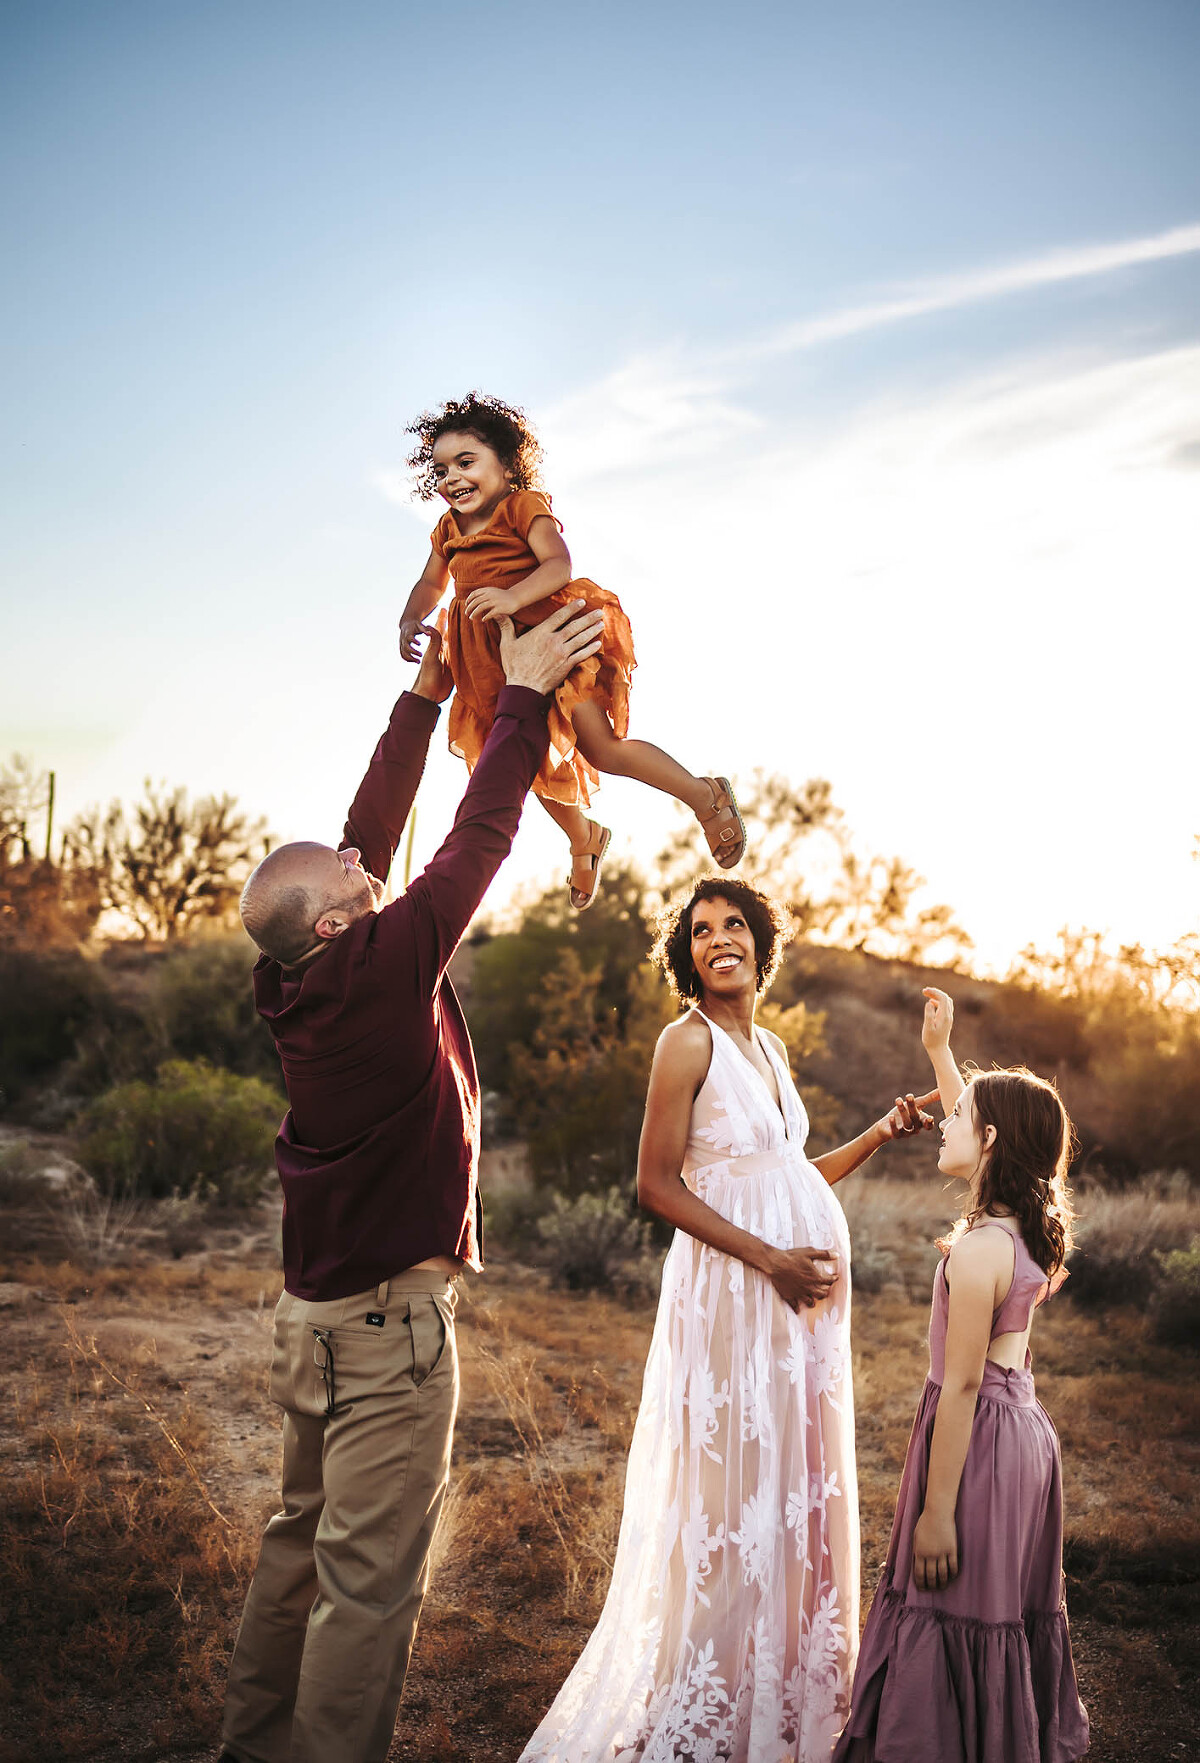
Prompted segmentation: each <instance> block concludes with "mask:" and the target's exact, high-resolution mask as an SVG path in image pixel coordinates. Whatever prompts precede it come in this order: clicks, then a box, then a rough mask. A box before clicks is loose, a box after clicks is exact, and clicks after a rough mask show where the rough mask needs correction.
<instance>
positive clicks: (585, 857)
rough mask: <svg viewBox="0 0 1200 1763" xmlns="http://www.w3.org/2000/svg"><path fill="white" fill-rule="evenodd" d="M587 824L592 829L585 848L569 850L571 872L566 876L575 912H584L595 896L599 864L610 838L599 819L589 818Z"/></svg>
mask: <svg viewBox="0 0 1200 1763" xmlns="http://www.w3.org/2000/svg"><path fill="white" fill-rule="evenodd" d="M588 825H589V826H590V827H591V829H592V830H591V832H590V833H589V835H588V842H587V848H586V849H585V850H583V851H572V852H571V873H570V875H569V876H568V877H567V886H568V887H569V889H570V900H571V905H572V906H573V907H574V908H575V911H576V912H586V911H587V909H588V907H589V906H590V905H591V903H592V901H593V900H594V899H595V898H596V889H597V888H598V887H599V885H600V865H601V864H602V863H603V862H604V853H605V852H606V851H607V850H608V846H609V841H610V840H611V838H612V833H611V832H610V831H609V829H608V827H606V826H601V825H600V823H599V821H596V820H590V821H589V822H588Z"/></svg>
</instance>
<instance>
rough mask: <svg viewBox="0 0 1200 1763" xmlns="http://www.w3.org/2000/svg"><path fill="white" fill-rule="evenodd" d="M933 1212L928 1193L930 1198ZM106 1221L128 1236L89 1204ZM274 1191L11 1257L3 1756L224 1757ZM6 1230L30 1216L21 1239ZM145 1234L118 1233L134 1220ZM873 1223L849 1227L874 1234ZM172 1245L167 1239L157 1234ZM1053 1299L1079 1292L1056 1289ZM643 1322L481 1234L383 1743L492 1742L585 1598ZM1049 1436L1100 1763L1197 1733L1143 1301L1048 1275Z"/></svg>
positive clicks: (871, 1323) (259, 1515)
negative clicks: (200, 1241) (73, 1247)
mask: <svg viewBox="0 0 1200 1763" xmlns="http://www.w3.org/2000/svg"><path fill="white" fill-rule="evenodd" d="M876 1196H877V1197H876V1199H875V1200H874V1201H873V1204H874V1205H875V1206H876V1208H877V1215H876V1219H875V1223H876V1226H878V1223H879V1217H878V1211H879V1209H880V1208H881V1209H882V1213H883V1214H884V1222H885V1223H886V1224H888V1226H889V1229H890V1230H891V1231H892V1233H893V1237H894V1236H895V1234H896V1231H897V1228H898V1226H897V1220H898V1219H899V1218H900V1217H902V1216H903V1217H904V1218H905V1219H907V1220H908V1221H909V1224H910V1225H911V1227H912V1228H911V1229H910V1231H909V1232H908V1235H907V1236H906V1239H905V1241H906V1248H905V1252H904V1253H903V1254H902V1255H899V1256H893V1257H892V1258H891V1260H890V1262H889V1263H888V1265H887V1269H886V1272H887V1277H886V1278H883V1279H881V1278H879V1277H878V1274H877V1273H876V1274H875V1276H873V1277H868V1269H869V1258H866V1257H865V1258H864V1276H863V1279H864V1284H865V1285H870V1286H873V1287H875V1288H876V1289H873V1290H863V1289H860V1290H858V1292H857V1293H856V1296H855V1310H854V1333H855V1343H856V1346H855V1389H856V1405H857V1413H858V1451H859V1476H860V1485H861V1496H862V1509H863V1578H864V1605H865V1603H866V1602H867V1595H868V1594H869V1591H870V1588H871V1587H872V1585H873V1583H874V1579H875V1576H876V1574H877V1572H878V1568H879V1565H880V1563H881V1561H882V1558H883V1554H884V1550H885V1547H886V1541H887V1534H888V1527H889V1524H890V1519H891V1512H892V1504H893V1500H894V1493H895V1487H896V1482H897V1478H898V1475H899V1470H900V1465H901V1462H902V1460H903V1455H904V1448H905V1442H906V1439H907V1434H908V1428H909V1424H910V1421H911V1415H912V1410H913V1407H914V1405H915V1402H916V1398H917V1394H918V1392H919V1389H920V1386H921V1382H922V1378H923V1375H924V1368H925V1346H924V1337H925V1328H926V1321H927V1310H928V1280H929V1273H930V1268H931V1265H932V1260H931V1251H930V1248H929V1244H928V1230H927V1226H928V1223H929V1218H928V1217H927V1216H926V1214H929V1213H931V1209H936V1207H937V1205H938V1204H939V1196H937V1195H936V1194H934V1195H933V1196H932V1197H931V1196H929V1195H920V1194H918V1192H917V1191H916V1190H915V1189H914V1187H913V1186H912V1184H904V1183H885V1184H881V1185H879V1186H878V1187H877V1190H876ZM940 1203H941V1205H942V1208H943V1212H944V1201H941V1202H940ZM101 1228H102V1229H107V1230H108V1232H109V1235H110V1236H111V1237H114V1238H116V1237H119V1235H120V1228H121V1227H120V1222H119V1221H115V1222H114V1221H113V1220H112V1219H111V1218H110V1219H108V1220H107V1222H102V1225H101V1226H97V1225H96V1223H95V1221H93V1224H92V1235H93V1237H95V1235H96V1232H97V1230H98V1229H101ZM275 1228H276V1227H275V1223H274V1220H273V1215H272V1212H271V1209H270V1208H269V1207H267V1208H264V1210H263V1212H262V1214H261V1215H260V1216H259V1217H258V1219H256V1220H255V1221H254V1222H253V1223H252V1224H251V1225H250V1226H247V1225H246V1224H245V1223H244V1222H242V1223H241V1224H237V1223H235V1222H233V1221H232V1220H231V1221H230V1222H229V1223H228V1225H227V1226H225V1227H224V1228H220V1227H213V1228H212V1229H211V1230H210V1231H209V1233H208V1241H207V1242H206V1243H205V1244H204V1245H203V1246H200V1247H195V1246H193V1247H191V1248H190V1249H188V1250H186V1251H183V1250H178V1252H177V1253H176V1254H175V1255H173V1256H172V1255H170V1254H167V1255H163V1254H162V1253H161V1245H160V1252H159V1253H157V1254H151V1253H150V1251H149V1249H148V1248H146V1247H144V1246H143V1247H140V1248H139V1247H138V1246H137V1244H136V1243H131V1244H130V1245H129V1246H127V1247H126V1248H125V1249H123V1250H119V1251H116V1250H111V1248H110V1252H111V1253H113V1254H114V1256H115V1258H114V1259H112V1260H111V1261H110V1262H109V1264H108V1265H103V1266H101V1265H97V1264H95V1263H96V1256H95V1253H94V1245H93V1255H92V1257H91V1259H92V1265H88V1264H87V1259H88V1258H87V1257H86V1256H84V1255H82V1254H78V1255H76V1256H74V1257H72V1258H67V1259H63V1258H61V1257H59V1258H57V1259H51V1258H48V1257H45V1256H42V1257H39V1256H38V1255H37V1254H30V1253H26V1254H25V1255H24V1256H23V1257H21V1256H17V1257H15V1258H14V1257H13V1256H11V1255H10V1256H9V1257H8V1260H7V1262H6V1264H5V1265H4V1267H3V1272H4V1276H5V1278H4V1283H3V1284H2V1285H0V1307H2V1308H0V1318H2V1319H3V1334H4V1342H5V1352H4V1357H3V1363H2V1366H0V1383H2V1385H3V1399H4V1405H5V1412H6V1414H7V1416H8V1425H7V1427H6V1428H5V1437H4V1440H3V1446H2V1453H0V1485H2V1489H3V1514H4V1515H3V1519H2V1521H0V1522H2V1525H3V1532H4V1535H3V1549H2V1553H0V1559H2V1560H3V1568H2V1569H0V1573H2V1589H0V1633H2V1635H3V1638H4V1645H3V1652H2V1654H0V1666H2V1672H3V1676H2V1678H0V1695H2V1696H3V1701H4V1703H6V1704H7V1708H6V1712H5V1715H4V1719H3V1729H2V1736H0V1759H2V1760H3V1763H35V1760H36V1763H42V1760H43V1759H45V1758H47V1757H50V1756H54V1757H61V1758H64V1759H65V1758H71V1759H81V1758H96V1759H105V1760H109V1759H111V1760H112V1763H135V1760H136V1763H175V1760H177V1759H183V1758H195V1757H197V1756H206V1755H209V1754H212V1755H215V1751H216V1742H215V1741H216V1737H217V1727H218V1719H219V1708H220V1696H221V1688H222V1682H223V1673H224V1667H225V1662H226V1660H227V1658H228V1654H229V1649H230V1646H231V1643H232V1638H233V1634H234V1632H235V1628H236V1622H237V1617H238V1611H239V1608H240V1601H241V1597H242V1595H243V1592H244V1588H245V1584H246V1581H247V1578H248V1575H249V1573H250V1571H251V1568H252V1565H253V1559H254V1552H255V1547H256V1540H257V1536H258V1533H259V1530H260V1528H261V1525H262V1523H263V1522H264V1520H265V1519H266V1517H267V1516H268V1515H269V1514H270V1513H271V1511H272V1510H273V1509H274V1506H275V1500H276V1492H275V1488H276V1480H275V1478H276V1474H277V1467H278V1426H277V1422H276V1417H275V1414H274V1412H273V1410H272V1409H271V1407H270V1405H269V1403H268V1401H267V1397H266V1376H267V1360H268V1352H269V1345H270V1326H271V1312H272V1306H273V1304H274V1301H275V1298H276V1296H277V1293H278V1291H279V1286H280V1279H279V1273H278V1265H277V1260H276V1256H275V1252H274V1240H273V1233H274V1230H275ZM13 1234H14V1237H15V1239H16V1240H26V1241H28V1240H29V1238H28V1233H26V1236H25V1237H24V1238H22V1236H21V1232H20V1231H19V1230H18V1231H16V1232H14V1233H13ZM132 1234H136V1233H132ZM866 1234H867V1233H866V1232H865V1231H864V1235H866ZM177 1248H178V1245H177ZM1068 1291H1069V1287H1068ZM652 1321H653V1303H652V1300H651V1299H650V1298H648V1297H647V1296H646V1295H644V1294H643V1295H639V1296H619V1295H615V1294H603V1293H590V1294H585V1295H579V1294H573V1293H570V1292H566V1291H561V1290H556V1289H555V1288H554V1286H553V1285H552V1283H551V1281H550V1278H549V1275H548V1272H547V1270H546V1269H545V1268H544V1267H540V1268H539V1267H533V1266H529V1265H526V1264H525V1263H524V1262H523V1261H522V1260H521V1258H520V1257H519V1256H518V1255H516V1254H515V1253H513V1252H512V1250H511V1249H510V1250H507V1251H506V1250H503V1249H501V1250H499V1251H498V1252H497V1253H496V1254H495V1256H494V1257H493V1260H492V1264H491V1266H490V1268H489V1271H488V1273H487V1275H486V1276H485V1277H483V1278H472V1279H471V1280H470V1282H469V1284H468V1285H467V1287H466V1289H465V1291H464V1294H463V1301H462V1305H461V1309H460V1327H459V1345H460V1353H461V1360H462V1374H463V1392H462V1406H461V1410H460V1419H459V1425H458V1432H457V1440H456V1447H455V1463H454V1476H453V1481H452V1486H451V1491H450V1495H449V1500H448V1505H447V1511H446V1518H445V1522H444V1524H443V1528H442V1532H441V1535H440V1538H439V1546H438V1553H437V1559H436V1562H435V1568H434V1574H433V1581H432V1587H431V1591H430V1596H429V1599H428V1602H427V1604H426V1609H425V1614H424V1617H423V1620H422V1625H421V1630H420V1633H419V1635H418V1639H417V1648H416V1654H415V1658H414V1663H413V1669H412V1672H411V1674H410V1677H409V1682H408V1687H407V1691H406V1694H405V1699H404V1704H403V1708H402V1712H401V1718H400V1721H399V1725H398V1727H397V1731H396V1738H395V1742H394V1745H393V1747H392V1751H391V1763H401V1760H403V1763H451V1760H453V1763H512V1760H514V1759H515V1758H516V1757H517V1756H518V1754H519V1752H520V1749H521V1745H522V1743H523V1741H524V1739H525V1738H526V1737H527V1736H528V1734H529V1733H530V1732H531V1731H532V1729H533V1727H534V1726H535V1725H536V1723H537V1720H538V1719H539V1717H540V1715H541V1713H542V1712H543V1710H544V1709H545V1707H546V1706H547V1704H548V1702H549V1701H550V1699H551V1697H552V1696H553V1694H554V1692H555V1690H556V1688H557V1687H558V1685H559V1683H560V1682H561V1681H562V1678H563V1676H564V1675H565V1673H566V1671H567V1670H568V1669H569V1667H570V1665H571V1663H572V1661H573V1660H574V1658H575V1657H576V1655H577V1653H578V1651H579V1649H580V1647H581V1645H582V1643H583V1641H584V1639H585V1638H586V1636H587V1634H588V1632H589V1629H590V1626H591V1624H592V1622H593V1621H594V1620H595V1617H596V1615H597V1612H598V1610H599V1607H600V1604H601V1602H602V1600H603V1595H604V1590H605V1586H606V1582H607V1574H608V1569H609V1564H610V1562H611V1557H612V1550H613V1546H614V1542H615V1537H616V1529H617V1524H618V1520H619V1515H620V1503H621V1494H622V1480H623V1468H624V1454H625V1451H626V1448H627V1445H628V1440H629V1436H630V1431H631V1427H632V1422H633V1416H634V1413H635V1411H636V1405H637V1400H638V1394H639V1388H640V1380H641V1369H642V1363H643V1358H644V1354H645V1349H646V1345H647V1342H648V1339H649V1334H650V1329H651V1325H652ZM1035 1355H1036V1370H1037V1376H1038V1387H1039V1394H1040V1396H1041V1399H1042V1400H1043V1402H1044V1403H1045V1405H1046V1407H1047V1408H1048V1409H1049V1411H1050V1412H1051V1414H1052V1415H1053V1417H1054V1419H1055V1421H1056V1423H1057V1425H1058V1429H1059V1432H1060V1435H1061V1437H1062V1443H1063V1456H1064V1463H1065V1490H1066V1506H1067V1527H1066V1534H1067V1561H1066V1566H1067V1575H1068V1599H1069V1607H1070V1612H1071V1621H1072V1633H1073V1637H1074V1645H1075V1651H1076V1659H1077V1664H1078V1670H1079V1677H1080V1683H1081V1687H1082V1692H1083V1696H1084V1699H1085V1702H1086V1703H1087V1705H1088V1708H1089V1711H1090V1713H1091V1716H1092V1722H1093V1733H1094V1743H1093V1747H1092V1751H1091V1753H1090V1754H1091V1756H1092V1758H1094V1759H1096V1760H1097V1763H1151V1760H1155V1763H1163V1760H1167V1759H1180V1760H1182V1759H1187V1758H1193V1757H1195V1756H1197V1754H1198V1745H1197V1740H1196V1736H1195V1735H1196V1732H1197V1731H1198V1730H1200V1681H1198V1677H1200V1673H1198V1659H1200V1646H1198V1643H1200V1545H1198V1543H1197V1533H1196V1524H1195V1512H1196V1509H1197V1495H1198V1494H1200V1425H1198V1420H1200V1413H1198V1410H1200V1395H1198V1393H1197V1387H1196V1379H1195V1376H1194V1372H1195V1358H1194V1356H1193V1355H1191V1354H1189V1353H1187V1352H1186V1351H1183V1350H1177V1349H1168V1348H1164V1347H1161V1346H1152V1345H1151V1344H1150V1342H1149V1337H1148V1334H1147V1329H1146V1324H1145V1319H1144V1318H1143V1316H1142V1315H1141V1313H1140V1311H1139V1310H1138V1308H1137V1307H1136V1306H1125V1307H1121V1308H1118V1309H1110V1310H1106V1311H1104V1312H1102V1313H1100V1314H1095V1313H1085V1312H1084V1311H1082V1310H1081V1309H1080V1308H1079V1307H1077V1306H1076V1305H1074V1304H1073V1303H1072V1300H1071V1299H1070V1297H1069V1296H1067V1295H1065V1294H1064V1296H1063V1297H1061V1298H1059V1299H1057V1300H1055V1302H1054V1303H1053V1304H1052V1305H1051V1306H1050V1307H1049V1308H1048V1309H1047V1310H1046V1311H1045V1312H1044V1313H1043V1315H1042V1317H1041V1318H1040V1319H1039V1323H1038V1327H1037V1330H1036V1334H1035Z"/></svg>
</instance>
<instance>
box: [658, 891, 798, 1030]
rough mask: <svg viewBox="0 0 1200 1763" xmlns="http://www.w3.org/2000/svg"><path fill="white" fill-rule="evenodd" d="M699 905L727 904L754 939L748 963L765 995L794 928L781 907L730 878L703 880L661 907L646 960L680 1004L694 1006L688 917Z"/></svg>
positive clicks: (695, 979)
mask: <svg viewBox="0 0 1200 1763" xmlns="http://www.w3.org/2000/svg"><path fill="white" fill-rule="evenodd" d="M701 900H728V901H729V904H730V905H731V906H736V907H737V908H738V910H739V911H740V912H741V914H742V917H743V918H744V919H745V920H746V923H747V924H748V925H749V927H750V934H751V936H753V938H754V964H755V969H756V971H757V974H758V991H759V992H760V993H761V992H765V991H766V989H767V987H768V986H769V985H770V984H771V981H772V980H773V979H774V978H775V975H776V973H777V971H778V969H779V962H780V958H781V956H782V954H783V949H784V945H785V943H787V942H788V941H789V939H790V938H791V935H792V931H793V929H794V926H793V924H792V918H791V914H790V913H789V912H788V910H787V908H786V907H785V906H781V905H780V904H779V902H778V901H777V900H772V899H771V898H770V896H769V895H767V894H762V893H760V892H759V890H758V889H757V888H752V887H751V886H750V884H749V882H744V881H736V880H734V878H733V877H732V876H730V877H726V876H722V875H706V876H705V877H704V878H703V880H701V881H698V882H697V883H696V884H695V886H694V887H693V888H692V891H691V893H690V894H689V895H688V896H687V898H686V899H685V898H684V897H683V896H682V895H680V897H679V898H678V899H676V900H674V901H672V902H671V903H670V904H669V905H668V906H665V907H664V908H663V910H662V912H661V913H660V914H659V917H658V936H657V938H656V939H655V943H654V947H653V949H651V951H650V959H651V961H653V962H655V963H656V965H657V966H658V967H659V968H661V970H662V972H663V974H664V976H665V977H666V980H667V983H668V985H669V986H670V988H671V990H672V991H673V992H674V994H675V996H676V997H677V998H678V1000H679V1002H680V1004H686V1003H688V1002H693V1003H698V1002H699V1001H700V999H701V998H702V997H703V995H704V987H703V985H702V983H701V980H700V975H699V974H698V973H697V972H696V966H695V963H694V962H693V960H692V912H693V911H694V909H695V907H696V906H698V905H699V903H700V901H701Z"/></svg>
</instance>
